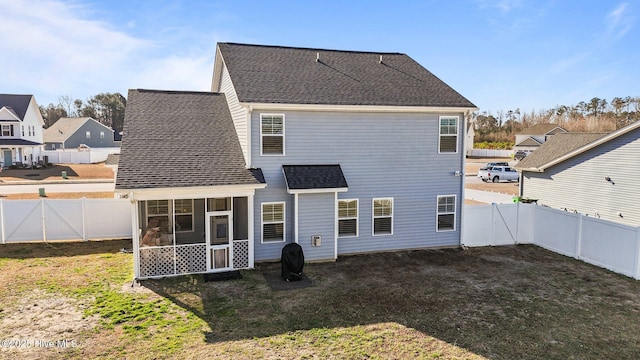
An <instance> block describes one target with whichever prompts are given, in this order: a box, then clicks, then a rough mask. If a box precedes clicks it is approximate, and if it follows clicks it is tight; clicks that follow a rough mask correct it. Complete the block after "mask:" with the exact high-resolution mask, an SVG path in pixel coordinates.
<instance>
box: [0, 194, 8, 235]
mask: <svg viewBox="0 0 640 360" xmlns="http://www.w3.org/2000/svg"><path fill="white" fill-rule="evenodd" d="M0 227H2V229H1V230H2V243H3V244H6V243H7V242H6V240H5V236H4V201H2V199H0Z"/></svg>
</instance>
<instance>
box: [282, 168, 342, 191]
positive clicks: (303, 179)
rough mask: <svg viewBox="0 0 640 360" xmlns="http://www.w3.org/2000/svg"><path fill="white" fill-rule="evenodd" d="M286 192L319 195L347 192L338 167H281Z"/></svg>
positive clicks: (340, 169)
mask: <svg viewBox="0 0 640 360" xmlns="http://www.w3.org/2000/svg"><path fill="white" fill-rule="evenodd" d="M282 171H283V173H284V179H285V182H286V183H287V192H288V193H290V194H295V193H321V192H343V191H347V190H348V187H349V186H348V185H347V180H346V179H345V177H344V174H343V173H342V168H341V167H340V165H282Z"/></svg>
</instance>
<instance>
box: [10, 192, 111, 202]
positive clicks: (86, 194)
mask: <svg viewBox="0 0 640 360" xmlns="http://www.w3.org/2000/svg"><path fill="white" fill-rule="evenodd" d="M46 195H47V196H46V198H47V199H81V198H91V199H102V198H107V199H113V192H112V191H106V192H68V193H56V192H52V193H46ZM0 199H4V200H27V199H41V197H40V196H39V195H38V194H36V193H27V194H7V195H3V196H2V197H0Z"/></svg>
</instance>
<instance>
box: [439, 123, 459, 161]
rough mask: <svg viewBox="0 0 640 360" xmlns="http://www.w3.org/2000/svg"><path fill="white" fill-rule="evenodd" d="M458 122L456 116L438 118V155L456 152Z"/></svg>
mask: <svg viewBox="0 0 640 360" xmlns="http://www.w3.org/2000/svg"><path fill="white" fill-rule="evenodd" d="M458 120H459V118H458V117H457V116H440V126H439V127H440V136H439V140H438V153H457V152H458Z"/></svg>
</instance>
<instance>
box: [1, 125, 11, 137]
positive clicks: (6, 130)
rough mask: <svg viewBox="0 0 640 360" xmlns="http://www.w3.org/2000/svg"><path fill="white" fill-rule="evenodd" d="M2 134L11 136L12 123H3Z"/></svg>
mask: <svg viewBox="0 0 640 360" xmlns="http://www.w3.org/2000/svg"><path fill="white" fill-rule="evenodd" d="M2 136H11V125H2Z"/></svg>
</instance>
